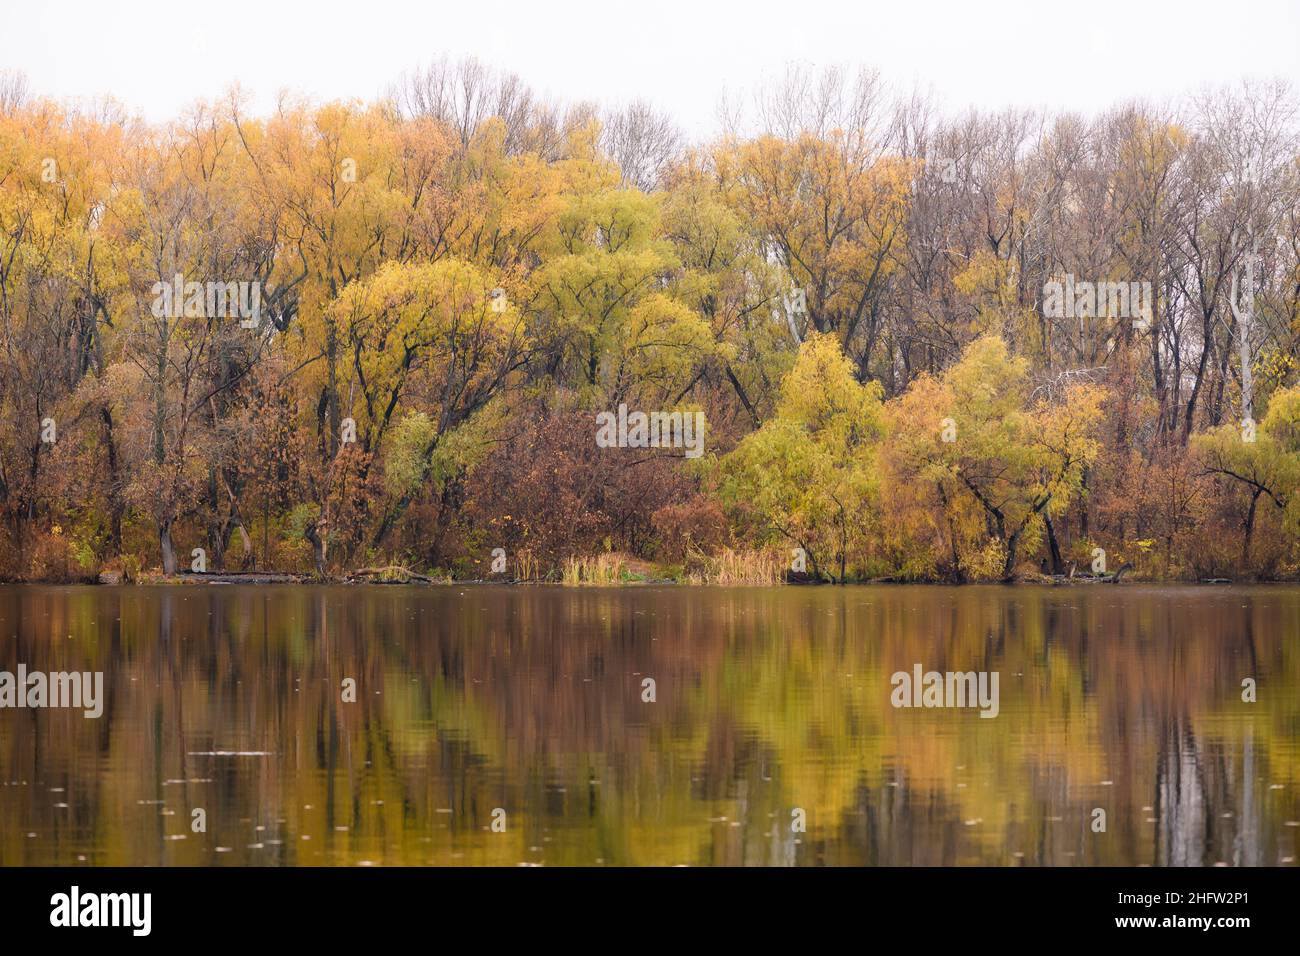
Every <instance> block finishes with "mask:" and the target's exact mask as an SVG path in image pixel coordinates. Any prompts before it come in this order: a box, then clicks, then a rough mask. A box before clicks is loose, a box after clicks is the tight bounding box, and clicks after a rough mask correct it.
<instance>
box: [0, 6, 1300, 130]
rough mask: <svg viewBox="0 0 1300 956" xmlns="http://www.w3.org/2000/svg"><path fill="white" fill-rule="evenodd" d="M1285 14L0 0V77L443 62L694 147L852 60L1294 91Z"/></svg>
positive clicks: (1296, 79)
mask: <svg viewBox="0 0 1300 956" xmlns="http://www.w3.org/2000/svg"><path fill="white" fill-rule="evenodd" d="M1298 49H1300V0H1244V2H1243V0H1218V2H1215V0H1078V2H1075V3H1060V2H1053V0H1037V2H1035V0H983V2H979V0H971V2H957V0H883V2H880V0H839V2H833V0H797V2H790V0H776V2H773V0H651V2H642V3H635V4H634V3H631V2H628V0H531V2H530V0H456V2H444V0H428V2H398V0H315V2H292V0H218V2H215V3H210V2H205V3H190V2H185V0H138V2H131V0H64V2H58V3H52V2H39V0H0V67H10V68H17V69H19V70H22V71H23V72H25V73H26V74H27V76H28V78H29V80H30V81H31V86H32V88H33V91H34V92H36V93H40V94H45V95H51V96H55V97H59V98H65V97H71V98H83V97H84V98H90V97H95V96H99V95H103V94H112V95H114V96H116V97H117V98H118V99H119V100H121V101H122V102H124V103H125V104H126V105H127V106H128V107H129V108H130V109H132V110H133V111H135V112H138V113H140V114H143V115H144V116H145V117H147V118H149V119H153V120H158V119H164V118H167V117H169V116H172V115H174V114H175V113H177V112H178V111H179V110H180V109H181V108H183V107H184V106H186V105H187V104H189V103H191V102H193V101H194V100H196V99H200V98H213V97H216V96H218V95H219V94H220V93H221V92H222V91H223V90H225V89H227V88H228V87H229V86H230V85H231V84H232V83H235V82H238V83H240V84H241V85H242V86H243V87H244V88H245V89H246V90H247V91H248V92H249V93H250V94H252V103H251V105H252V106H253V107H255V108H256V109H257V110H258V111H266V110H267V109H269V108H270V106H271V104H272V103H273V102H274V98H275V95H276V93H277V92H278V91H280V90H282V89H289V90H293V91H296V92H301V93H308V94H310V95H312V96H313V97H315V98H318V99H333V98H337V97H360V98H363V99H370V98H372V97H374V96H376V95H378V94H380V93H381V92H383V91H384V90H385V89H386V88H387V87H388V85H389V84H390V83H391V82H392V81H393V80H394V79H396V77H397V76H398V74H400V73H401V72H402V71H403V70H405V69H409V68H411V67H414V66H416V65H419V64H421V63H425V62H428V61H430V60H434V59H437V58H438V57H440V56H442V55H444V54H448V55H450V56H452V57H453V58H454V57H460V56H467V55H472V56H475V57H477V58H479V59H480V60H482V61H484V62H485V63H487V64H489V65H491V66H495V67H500V68H503V69H508V70H513V71H514V72H516V73H518V74H519V75H520V76H521V77H523V78H524V79H525V80H527V81H528V82H529V83H530V84H531V85H533V86H534V87H535V88H537V89H538V90H539V91H540V92H543V93H548V94H550V95H553V96H556V97H559V98H562V99H579V98H586V99H596V100H599V101H602V102H606V103H617V102H621V101H626V100H630V99H634V98H637V97H640V98H644V99H648V100H650V101H651V102H653V103H655V104H656V105H657V106H659V107H661V108H663V109H666V110H667V111H669V112H670V113H672V114H673V115H674V116H675V117H676V118H677V120H678V122H679V123H681V124H682V126H683V127H684V128H685V129H686V130H687V131H688V132H689V133H690V134H691V135H693V136H702V135H706V134H708V133H711V132H712V131H713V130H714V129H715V128H716V117H717V105H718V102H719V98H720V95H721V94H722V93H723V91H724V90H727V91H730V92H732V93H734V92H737V91H741V90H747V89H750V88H752V87H753V86H754V85H755V84H756V83H757V82H759V81H761V80H762V79H763V78H765V77H774V76H778V75H780V74H781V73H782V72H784V70H785V67H786V64H788V63H791V62H797V63H805V64H811V65H814V66H817V65H823V64H832V63H834V64H840V65H858V64H862V65H869V66H873V67H876V68H878V69H879V70H880V71H881V72H882V74H883V75H884V76H885V78H887V79H888V80H890V81H892V82H893V83H895V84H898V85H900V86H903V87H908V86H911V85H912V84H913V83H919V84H922V85H925V86H928V87H929V88H930V89H931V90H932V91H933V93H934V94H936V96H937V97H938V98H939V100H940V101H941V102H942V103H944V105H945V106H946V107H948V108H951V109H960V108H963V107H966V106H971V105H973V106H980V107H1002V106H1007V105H1025V106H1048V107H1051V108H1054V109H1062V108H1069V109H1077V110H1082V111H1093V110H1097V109H1100V108H1104V107H1105V106H1108V105H1110V104H1112V103H1115V102H1117V101H1120V100H1124V99H1128V98H1133V97H1136V96H1149V97H1153V98H1162V97H1165V96H1170V95H1176V94H1179V93H1183V92H1188V91H1191V90H1194V89H1197V88H1200V87H1202V86H1205V85H1209V84H1217V83H1231V82H1235V81H1236V80H1239V79H1241V78H1242V77H1244V76H1282V77H1285V78H1287V79H1290V80H1291V81H1292V82H1293V83H1295V85H1296V86H1297V88H1300V52H1297V51H1298Z"/></svg>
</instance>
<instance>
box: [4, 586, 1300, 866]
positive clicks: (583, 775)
mask: <svg viewBox="0 0 1300 956" xmlns="http://www.w3.org/2000/svg"><path fill="white" fill-rule="evenodd" d="M20 665H21V666H23V667H25V668H26V671H27V672H28V673H29V674H30V673H32V672H43V673H57V672H72V671H78V672H102V674H103V691H102V697H103V700H102V701H100V704H101V705H102V715H101V716H99V717H98V718H93V719H92V718H87V717H85V716H84V714H83V712H82V711H81V710H78V709H71V708H51V707H47V708H44V709H40V708H31V707H22V708H19V707H6V708H4V709H0V864H3V865H5V866H15V865H78V864H81V865H128V864H131V865H223V866H224V865H250V864H251V865H286V866H291V865H359V864H360V865H366V864H371V865H438V866H461V865H471V864H497V865H508V866H514V865H519V864H545V865H677V864H685V865H691V866H709V865H755V864H759V865H779V866H805V865H832V866H841V865H853V866H860V865H869V866H877V865H880V866H900V865H940V864H943V865H947V864H992V865H1005V866H1016V865H1048V864H1050V865H1066V866H1068V865H1076V866H1081V865H1144V864H1150V865H1216V864H1226V865H1294V862H1295V859H1296V856H1297V850H1298V849H1300V788H1298V785H1300V780H1298V779H1297V777H1298V771H1300V588H1284V587H1145V586H1128V585H1119V586H1110V585H1091V586H1077V587H1057V588H1051V587H1027V586H1022V587H975V586H970V587H963V588H945V587H924V586H911V587H907V586H880V587H874V586H872V587H784V588H729V589H727V588H688V587H628V588H609V589H599V588H590V589H567V588H560V587H504V586H501V587H498V586H487V585H465V586H446V587H404V586H366V587H343V586H319V587H317V586H300V585H286V586H256V587H254V586H216V585H214V586H203V585H196V586H171V587H166V586H164V587H123V588H113V587H43V586H41V587H38V586H5V587H0V670H4V671H8V672H10V673H13V674H16V673H17V671H18V668H19V666H20ZM918 666H919V667H920V669H921V671H922V672H925V673H928V672H930V671H935V672H939V673H940V674H945V673H948V672H956V673H964V672H981V673H983V674H985V675H993V674H996V675H997V684H996V686H997V690H998V701H997V708H996V716H992V710H991V709H990V708H985V709H984V711H983V712H984V713H987V714H988V715H989V716H987V717H985V716H981V712H982V711H981V709H979V708H976V707H973V706H965V707H926V706H921V707H898V706H895V705H894V704H895V700H893V699H891V698H893V697H895V694H896V692H895V688H896V686H898V685H897V684H896V682H895V679H894V677H893V675H895V674H896V673H902V674H905V675H908V677H909V678H910V677H911V675H912V674H913V673H915V670H914V669H915V668H917V667H918ZM647 681H652V682H653V683H647ZM1243 681H1248V684H1247V686H1246V687H1245V688H1244V687H1243ZM1251 681H1253V689H1252V685H1250V684H1249V682H1251ZM907 693H908V694H911V693H913V692H912V691H908V692H907ZM1243 695H1245V696H1247V697H1250V696H1253V697H1254V698H1255V699H1254V700H1253V701H1250V700H1243ZM651 698H653V699H651ZM914 699H915V700H916V701H920V697H919V694H918V696H917V697H916V698H914ZM912 700H913V698H910V697H909V698H908V701H909V702H911V701H912ZM944 701H945V702H948V703H950V702H951V698H948V697H946V698H944ZM197 811H201V813H200V812H197ZM1099 811H1100V813H1101V815H1100V816H1099V813H1098V812H1099ZM1099 824H1100V828H1099Z"/></svg>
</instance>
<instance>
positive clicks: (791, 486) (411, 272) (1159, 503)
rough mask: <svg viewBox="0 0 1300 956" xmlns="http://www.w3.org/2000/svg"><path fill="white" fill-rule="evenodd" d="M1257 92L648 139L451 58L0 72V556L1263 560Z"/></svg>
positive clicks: (1266, 438) (1285, 194)
mask: <svg viewBox="0 0 1300 956" xmlns="http://www.w3.org/2000/svg"><path fill="white" fill-rule="evenodd" d="M1296 102H1297V101H1296V99H1295V97H1294V94H1292V93H1291V92H1290V91H1289V90H1287V89H1285V88H1283V87H1281V86H1276V85H1268V84H1258V85H1254V86H1252V87H1249V88H1242V89H1238V90H1233V91H1222V92H1217V93H1214V94H1207V95H1198V96H1189V97H1188V98H1187V100H1186V101H1185V102H1183V103H1181V104H1177V105H1175V106H1157V105H1150V104H1125V105H1121V106H1117V107H1115V108H1114V109H1112V110H1110V111H1108V112H1106V113H1104V114H1102V115H1099V116H1096V117H1090V118H1085V117H1080V116H1073V115H1053V116H1048V115H1039V114H1031V113H1021V112H1007V113H998V114H973V113H972V114H967V115H962V116H959V117H951V116H942V115H940V113H939V112H938V111H937V110H936V108H935V107H934V106H933V104H930V103H928V102H926V101H925V100H924V99H922V98H919V97H916V96H906V95H898V93H897V91H890V90H889V89H888V88H887V87H886V86H885V85H884V84H883V83H882V82H881V81H880V80H879V79H878V78H876V77H874V76H872V75H869V74H863V75H860V76H849V75H847V74H843V73H839V72H834V71H832V72H829V73H825V74H822V75H818V76H812V75H805V74H801V73H798V72H792V73H791V74H790V75H789V76H788V77H787V78H786V80H785V81H784V82H783V83H780V84H776V85H774V86H773V87H772V88H770V89H766V90H762V91H759V92H758V93H757V94H756V95H755V97H754V105H753V109H752V110H751V111H749V112H748V113H745V114H741V115H738V116H736V117H733V118H729V119H728V121H727V122H726V123H725V124H724V127H723V128H722V129H721V130H720V131H719V133H718V135H717V136H716V137H715V138H713V139H710V140H707V141H703V142H698V143H693V144H691V143H687V142H686V141H685V140H684V139H683V137H682V136H681V134H680V133H679V132H678V131H677V130H676V129H675V128H674V126H673V124H672V122H671V119H670V118H669V117H665V116H662V115H660V114H658V113H657V112H655V111H654V110H653V109H651V108H649V107H647V106H644V105H642V104H633V105H631V106H627V107H624V108H620V109H602V108H600V107H597V106H594V105H589V104H575V105H570V106H561V105H557V104H554V103H550V102H546V101H544V100H542V99H541V98H539V97H537V96H536V95H534V94H533V93H531V92H530V91H529V90H528V89H527V88H526V87H525V86H524V84H522V83H521V82H520V81H519V80H518V79H517V78H514V77H509V76H502V75H498V74H495V73H493V72H492V71H490V70H486V69H484V68H483V67H480V66H478V65H476V64H473V63H465V64H448V63H442V64H436V65H434V66H433V67H430V68H428V69H426V70H423V71H420V72H417V73H415V74H413V75H410V76H407V77H405V78H403V79H402V80H401V81H400V82H399V83H397V84H396V85H395V87H394V90H393V93H392V95H391V96H390V97H387V98H385V99H384V100H382V101H379V102H375V103H329V104H324V105H321V104H314V103H310V102H307V101H300V100H294V99H289V98H286V99H284V100H283V101H282V102H281V104H280V106H279V108H278V109H277V110H276V111H274V112H273V113H272V114H271V115H267V116H252V115H249V114H248V113H247V112H246V110H245V108H244V106H243V104H242V102H241V100H240V99H239V97H238V96H235V95H231V96H229V97H227V98H225V99H223V100H221V101H219V102H216V103H209V104H199V105H196V106H195V107H193V108H192V109H191V110H190V111H189V112H187V113H186V114H185V115H184V116H181V117H179V118H177V119H176V120H175V121H174V122H171V123H167V124H163V125H149V124H145V123H142V122H140V121H138V120H136V119H133V118H131V117H130V116H129V115H127V114H126V113H125V112H124V111H123V110H122V109H121V108H120V107H118V106H116V105H114V104H112V103H103V104H97V105H96V106H95V107H93V108H88V107H77V108H74V107H69V106H62V105H59V104H55V103H53V102H51V101H49V100H46V99H42V98H40V97H38V96H35V95H32V94H31V93H30V91H28V90H27V89H26V86H25V84H24V83H23V82H22V80H21V79H20V78H18V77H14V76H12V75H10V76H6V77H3V78H0V579H8V580H82V579H91V580H93V579H95V578H96V577H97V576H98V575H100V574H101V573H107V574H110V575H120V576H121V577H122V579H124V580H140V579H143V578H147V577H149V576H150V575H156V574H158V573H162V574H165V575H172V574H175V573H176V572H183V571H186V570H188V569H190V568H191V567H192V566H195V565H194V562H197V563H198V564H199V565H201V567H202V568H203V569H205V570H210V571H232V572H233V571H259V572H270V571H275V572H283V573H296V574H310V575H313V576H318V577H336V578H337V577H343V576H345V575H347V574H348V573H349V572H350V571H356V570H357V569H363V568H364V569H380V570H386V569H393V568H396V569H400V571H401V574H411V573H414V574H418V575H422V576H424V577H427V578H430V579H436V580H443V579H455V580H464V579H494V578H495V579H507V580H514V579H519V580H562V581H567V582H569V583H574V584H581V583H618V582H624V581H640V580H657V579H660V578H671V579H673V580H681V581H694V582H701V583H703V582H719V583H740V582H753V583H757V582H773V581H777V580H782V579H784V578H789V577H793V578H796V579H799V580H834V581H846V580H880V579H888V580H898V581H904V580H906V581H975V580H1007V579H1012V578H1016V577H1024V576H1032V575H1055V576H1058V577H1063V578H1068V577H1070V576H1071V575H1072V574H1073V575H1075V576H1076V577H1079V576H1083V575H1095V574H1104V573H1114V572H1115V571H1116V570H1117V569H1119V568H1126V569H1129V573H1130V574H1131V576H1132V577H1134V578H1139V579H1142V578H1145V579H1151V580H1157V579H1161V580H1179V579H1196V578H1206V577H1224V578H1233V579H1246V578H1254V579H1266V580H1272V579H1294V578H1295V577H1297V575H1298V574H1300V534H1298V533H1297V532H1298V530H1300V389H1298V387H1297V382H1298V380H1300V367H1298V365H1297V352H1298V348H1297V346H1298V345H1300V264H1298V263H1300V163H1298V158H1300V146H1298V145H1297V143H1298V140H1297V136H1296V133H1297V128H1298V127H1297V116H1298V114H1297V112H1296ZM177 276H180V277H181V284H180V285H179V286H178V285H176V284H175V279H176V277H177ZM1066 280H1068V284H1066V285H1065V286H1062V284H1061V283H1062V282H1063V281H1066ZM1076 282H1077V283H1078V285H1076ZM189 283H198V284H199V287H200V288H202V289H206V290H210V289H211V288H212V286H213V285H214V284H215V285H217V286H219V287H220V291H221V292H222V294H223V295H225V294H226V293H227V292H229V293H230V295H231V296H232V297H235V298H238V299H239V301H240V304H241V305H245V306H247V305H249V304H252V303H255V304H256V308H255V309H254V312H255V313H256V314H254V315H251V316H248V315H244V314H243V313H241V312H239V311H237V310H234V309H233V308H227V309H225V310H224V311H223V310H221V309H220V308H219V309H218V310H217V311H216V313H214V310H213V309H212V308H211V305H212V298H211V296H210V295H208V296H207V297H206V298H205V297H204V296H203V295H198V296H191V295H190V294H189V292H188V284H189ZM237 283H244V284H245V286H244V287H240V288H241V290H243V291H240V292H239V294H238V295H236V292H235V285H234V284H237ZM1087 283H1092V284H1093V286H1089V287H1088V288H1089V289H1090V290H1091V289H1093V288H1094V287H1098V288H1099V287H1101V286H1102V285H1108V286H1112V287H1114V288H1118V287H1119V286H1120V285H1122V286H1123V287H1124V288H1125V289H1127V288H1129V287H1130V286H1131V285H1134V284H1136V285H1142V284H1149V286H1150V288H1151V290H1152V295H1151V296H1150V297H1149V300H1148V301H1147V302H1146V304H1145V305H1144V306H1142V307H1141V308H1140V309H1139V308H1137V307H1136V305H1135V306H1134V308H1133V309H1132V310H1129V311H1126V307H1124V306H1122V304H1121V306H1120V307H1119V308H1116V307H1115V306H1116V304H1117V303H1116V302H1115V301H1111V302H1105V303H1100V302H1098V300H1097V298H1096V296H1095V295H1094V296H1093V297H1092V298H1091V300H1089V299H1088V298H1087V297H1082V296H1081V297H1078V298H1077V301H1076V299H1075V298H1074V297H1070V299H1069V301H1067V302H1066V304H1065V307H1064V308H1062V307H1061V296H1060V289H1061V288H1062V287H1064V288H1066V289H1067V291H1071V290H1074V289H1077V288H1083V287H1084V285H1085V284H1087ZM173 288H177V289H180V290H181V291H182V292H183V293H184V294H183V295H180V296H177V297H176V298H177V302H176V303H173V307H167V308H160V307H159V289H168V290H170V289H173ZM248 289H251V290H253V294H252V297H251V298H250V297H249V295H248V294H247V290H248ZM1049 289H1050V290H1051V291H1052V294H1051V295H1049V294H1048V290H1049ZM1112 291H1113V289H1112ZM1103 298H1104V297H1103ZM1112 298H1113V297H1112ZM1140 299H1141V297H1140V296H1135V297H1134V299H1133V303H1137V302H1138V301H1139V300H1140ZM168 301H170V292H169V296H168ZM1128 301H1129V300H1128V298H1127V296H1126V297H1125V299H1124V302H1128ZM1076 305H1077V306H1078V307H1077V308H1076ZM1130 312H1131V314H1130ZM622 404H626V405H627V406H628V407H629V408H632V409H642V410H646V411H651V410H663V411H678V412H683V413H685V412H703V413H704V420H705V422H706V423H707V425H706V437H705V445H704V448H705V453H704V454H703V455H702V456H700V457H698V458H687V457H686V456H685V455H684V454H683V452H682V449H681V448H667V447H664V448H637V447H598V446H597V443H596V440H595V436H596V418H595V416H596V414H597V413H598V412H602V411H606V412H607V411H610V410H612V409H616V408H618V407H619V406H620V405H622ZM394 573H396V572H394ZM401 574H399V575H398V576H399V577H400V576H401ZM390 576H391V575H390ZM381 577H382V575H381Z"/></svg>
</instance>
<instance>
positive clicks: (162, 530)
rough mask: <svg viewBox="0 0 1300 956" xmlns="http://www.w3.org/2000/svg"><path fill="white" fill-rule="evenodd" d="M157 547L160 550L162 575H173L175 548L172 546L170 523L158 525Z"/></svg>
mask: <svg viewBox="0 0 1300 956" xmlns="http://www.w3.org/2000/svg"><path fill="white" fill-rule="evenodd" d="M158 545H159V547H161V548H162V564H163V574H166V575H172V574H175V573H176V548H175V546H173V545H172V526H171V522H170V521H168V522H165V523H160V524H159V525H158Z"/></svg>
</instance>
